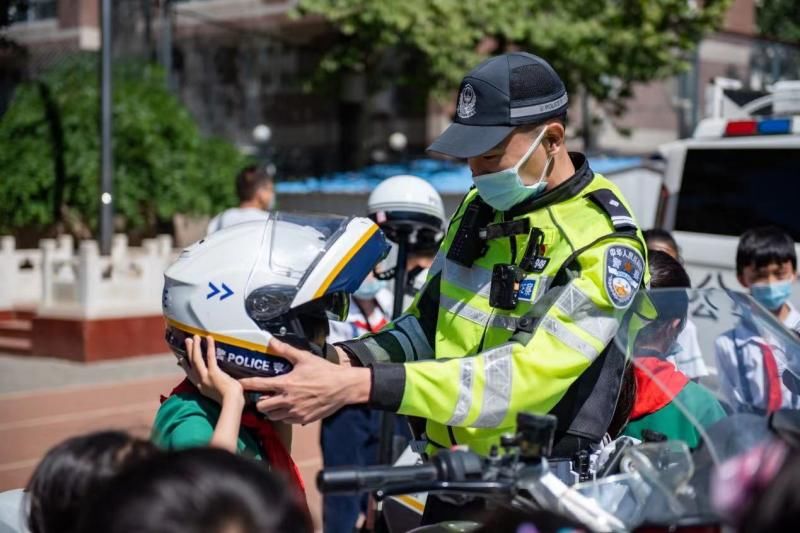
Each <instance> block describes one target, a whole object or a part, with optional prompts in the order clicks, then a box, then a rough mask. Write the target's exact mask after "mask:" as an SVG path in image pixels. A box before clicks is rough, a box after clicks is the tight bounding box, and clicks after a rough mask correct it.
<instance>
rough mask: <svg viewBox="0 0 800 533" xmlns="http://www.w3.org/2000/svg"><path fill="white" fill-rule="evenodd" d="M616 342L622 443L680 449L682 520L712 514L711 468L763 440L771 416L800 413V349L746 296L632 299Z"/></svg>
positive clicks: (657, 292) (675, 292)
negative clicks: (623, 363)
mask: <svg viewBox="0 0 800 533" xmlns="http://www.w3.org/2000/svg"><path fill="white" fill-rule="evenodd" d="M615 342H616V343H617V345H618V347H619V348H620V349H622V350H623V351H624V352H625V353H627V354H628V355H629V356H630V358H631V364H630V365H629V367H628V369H627V370H626V374H625V378H624V380H623V391H622V394H621V395H620V398H621V399H620V403H627V405H618V410H620V409H621V410H622V411H623V412H624V411H627V412H629V416H628V422H627V425H626V426H625V428H624V429H623V434H625V435H629V436H632V437H635V438H638V439H643V440H647V441H654V440H669V441H679V442H683V443H684V444H686V446H687V447H688V448H689V449H691V450H692V451H693V454H692V460H693V462H694V473H693V475H692V477H691V479H690V481H689V483H688V485H687V487H688V488H689V489H690V490H691V492H694V494H695V498H693V499H692V501H691V503H690V504H689V506H688V508H687V510H686V513H687V515H695V516H703V515H706V516H709V515H712V514H713V511H712V510H711V504H710V501H709V500H708V498H707V495H708V492H709V491H708V486H709V482H710V474H711V470H712V469H713V467H714V465H718V464H720V463H721V462H722V461H725V460H726V459H728V458H730V457H732V456H734V455H738V454H739V453H742V452H744V451H747V450H749V449H751V448H753V447H754V446H756V445H757V444H759V443H760V442H763V441H764V440H765V439H766V438H768V437H769V435H770V431H769V427H768V419H769V416H770V415H771V414H772V413H774V412H775V411H778V410H781V409H797V408H800V377H799V376H800V340H799V339H798V337H797V335H796V334H795V333H794V332H792V331H791V330H789V329H787V328H786V327H784V325H783V324H781V322H780V321H778V320H777V318H776V317H775V316H774V315H773V314H771V313H770V312H769V311H767V310H766V309H764V308H763V307H761V306H760V305H759V304H758V303H756V302H755V301H754V300H753V299H752V298H751V297H750V296H749V295H746V294H743V293H740V292H736V291H730V290H724V289H716V288H710V289H670V288H666V289H653V290H649V291H643V292H640V293H639V295H637V299H636V301H635V302H634V303H633V305H631V307H630V309H629V310H628V312H627V314H626V316H625V317H624V319H623V321H622V324H621V327H620V329H619V331H618V333H617V336H616V338H615ZM689 489H687V490H689Z"/></svg>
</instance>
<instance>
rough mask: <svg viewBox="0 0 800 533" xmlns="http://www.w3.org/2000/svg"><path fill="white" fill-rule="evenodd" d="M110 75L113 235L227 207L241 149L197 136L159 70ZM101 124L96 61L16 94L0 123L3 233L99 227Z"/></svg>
mask: <svg viewBox="0 0 800 533" xmlns="http://www.w3.org/2000/svg"><path fill="white" fill-rule="evenodd" d="M113 76H114V77H113V80H114V85H113V90H114V104H113V143H114V144H113V154H114V198H115V212H116V214H117V215H118V217H117V222H118V228H117V229H125V230H139V231H143V232H152V231H154V229H155V228H156V227H157V225H158V224H159V223H161V222H166V221H169V220H170V219H171V217H172V215H173V214H175V213H178V212H182V213H193V214H203V213H209V214H210V213H212V212H214V211H216V210H219V209H220V208H222V207H225V206H228V205H230V204H231V203H232V202H233V201H234V194H233V183H232V182H233V176H234V175H235V173H236V171H237V170H238V169H239V168H240V167H241V166H242V165H243V164H244V163H245V161H244V160H243V157H242V156H241V155H240V154H239V152H238V151H237V150H236V148H235V147H234V146H232V145H230V144H228V143H226V142H224V141H222V140H219V139H213V138H211V139H207V138H204V137H202V136H201V135H200V132H199V131H198V128H197V125H196V124H195V122H194V120H193V119H192V118H191V116H190V115H189V113H188V111H187V110H186V109H185V108H184V107H183V106H182V105H181V104H180V102H179V101H178V100H177V98H176V97H175V96H174V95H172V94H171V93H170V92H169V91H167V89H166V88H165V83H164V76H163V72H162V71H161V70H160V69H159V68H158V67H156V66H154V65H150V64H145V63H138V62H137V63H132V64H118V65H116V66H115V68H114V73H113ZM99 124H100V120H99V87H98V75H97V57H96V56H95V55H94V54H92V55H85V56H80V57H78V58H74V59H73V60H69V61H67V62H65V63H63V64H61V65H60V66H58V67H57V68H55V69H53V70H51V71H50V72H48V73H46V74H45V75H43V76H42V77H41V79H39V80H36V81H33V82H29V83H25V84H23V85H21V86H20V87H19V88H18V89H17V91H16V93H15V96H14V99H13V101H12V102H11V105H10V107H9V109H8V110H7V112H6V113H5V114H4V115H3V116H2V117H0V169H2V177H1V178H0V205H3V206H4V208H3V209H0V231H5V232H7V231H13V230H14V229H18V228H22V227H33V228H38V229H40V230H46V229H47V228H52V227H53V226H54V225H56V224H58V225H61V228H60V229H62V230H66V231H73V232H76V233H80V232H79V231H77V230H76V228H83V232H84V234H85V233H86V232H87V231H89V230H90V229H93V228H95V227H96V224H97V218H98V211H99V207H98V198H99V182H100V176H99V173H100V169H99V167H100V156H99V150H100V139H99ZM10 206H13V208H11V207H10ZM120 226H121V227H120Z"/></svg>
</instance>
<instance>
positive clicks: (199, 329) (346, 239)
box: [162, 213, 388, 377]
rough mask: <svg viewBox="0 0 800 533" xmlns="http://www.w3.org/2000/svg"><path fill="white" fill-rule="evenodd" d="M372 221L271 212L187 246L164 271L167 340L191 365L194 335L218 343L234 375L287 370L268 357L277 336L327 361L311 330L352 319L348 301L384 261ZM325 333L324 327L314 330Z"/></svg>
mask: <svg viewBox="0 0 800 533" xmlns="http://www.w3.org/2000/svg"><path fill="white" fill-rule="evenodd" d="M387 249H388V245H387V244H386V242H385V240H384V238H383V235H382V233H381V232H380V231H379V229H378V227H377V226H376V225H375V224H374V223H373V222H372V221H370V220H369V219H367V218H359V217H350V218H347V217H334V216H326V217H322V216H315V215H299V214H285V213H273V214H271V215H270V217H269V219H268V220H267V221H257V222H248V223H244V224H239V225H235V226H231V227H230V228H226V229H223V230H221V231H219V232H216V233H214V234H212V235H210V236H208V237H206V238H205V239H202V240H200V241H198V242H197V243H195V244H193V245H191V246H189V247H188V248H186V249H185V250H184V251H183V252H182V253H181V255H180V256H179V258H178V259H177V260H176V262H175V263H173V265H171V266H170V267H169V268H168V269H167V271H166V272H165V276H164V277H165V282H164V290H163V295H162V307H163V312H164V316H165V319H166V321H167V331H166V340H167V342H168V344H169V345H170V347H171V348H172V350H173V352H175V354H176V356H178V357H185V356H186V354H185V348H184V341H185V339H186V338H187V336H190V335H195V334H196V335H200V336H205V335H212V336H213V337H214V340H215V346H216V356H217V359H218V361H219V363H220V366H221V367H222V368H223V369H224V370H226V371H227V372H229V373H231V374H232V375H234V376H236V377H244V376H274V375H280V374H285V373H286V372H289V371H290V370H291V368H292V367H291V364H289V362H288V361H286V360H284V359H282V358H279V357H275V356H274V355H273V354H270V352H269V348H268V345H269V340H270V339H271V338H272V337H273V336H275V337H277V338H279V339H281V340H282V341H284V342H288V343H289V344H291V345H293V346H295V347H298V348H301V349H308V350H311V351H312V352H314V353H317V354H318V355H322V352H323V347H322V346H319V345H317V344H315V343H313V342H310V341H309V339H308V332H307V331H306V327H307V326H308V325H309V324H315V325H317V326H320V327H323V326H324V327H326V326H327V320H328V319H329V318H332V319H336V320H342V319H344V318H345V317H346V316H347V312H348V306H349V293H351V292H352V291H354V290H356V289H357V288H358V286H359V285H360V284H361V282H362V280H363V278H364V277H365V276H366V275H367V273H368V272H369V271H370V270H371V268H372V266H373V265H374V263H376V262H377V261H379V260H380V259H381V258H382V257H383V256H384V255H385V253H386V251H387ZM315 329H319V328H315Z"/></svg>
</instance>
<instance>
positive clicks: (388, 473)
mask: <svg viewBox="0 0 800 533" xmlns="http://www.w3.org/2000/svg"><path fill="white" fill-rule="evenodd" d="M483 467H484V462H483V459H482V458H481V457H480V456H479V455H476V454H474V453H472V452H468V451H463V450H446V451H442V452H440V453H438V454H436V455H435V456H434V457H433V460H432V461H431V462H430V463H425V464H421V465H414V466H383V465H382V466H368V467H363V468H349V467H337V468H327V469H325V470H323V471H321V472H320V473H319V474H318V475H317V487H318V488H319V490H320V492H323V493H334V492H375V491H378V490H381V489H384V488H386V487H389V486H394V485H421V484H426V483H428V484H430V483H433V482H437V481H467V480H480V479H481V478H482V474H483Z"/></svg>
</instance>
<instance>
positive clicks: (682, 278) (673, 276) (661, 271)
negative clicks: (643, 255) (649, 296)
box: [647, 250, 692, 289]
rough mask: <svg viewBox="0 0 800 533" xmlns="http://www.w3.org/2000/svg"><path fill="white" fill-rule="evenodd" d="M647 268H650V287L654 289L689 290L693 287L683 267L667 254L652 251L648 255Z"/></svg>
mask: <svg viewBox="0 0 800 533" xmlns="http://www.w3.org/2000/svg"><path fill="white" fill-rule="evenodd" d="M647 266H648V267H649V268H650V287H651V288H653V289H661V288H666V287H674V288H682V289H688V288H690V287H691V286H692V282H691V280H690V279H689V274H687V273H686V269H684V268H683V265H681V264H680V263H679V262H678V261H676V260H675V259H673V258H672V256H671V255H669V254H668V253H666V252H662V251H660V250H651V251H650V252H649V253H648V254H647Z"/></svg>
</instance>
